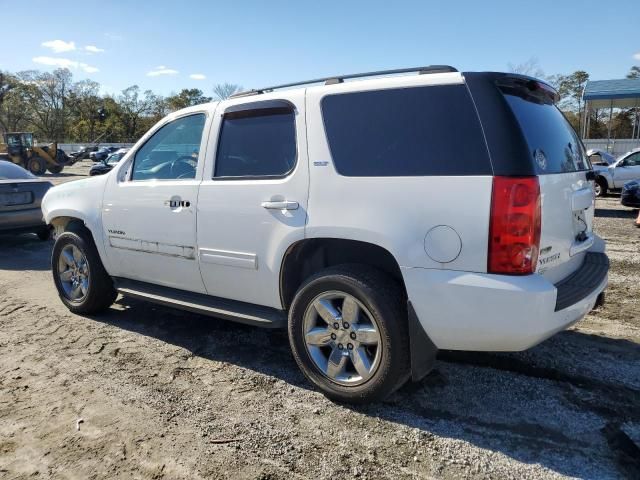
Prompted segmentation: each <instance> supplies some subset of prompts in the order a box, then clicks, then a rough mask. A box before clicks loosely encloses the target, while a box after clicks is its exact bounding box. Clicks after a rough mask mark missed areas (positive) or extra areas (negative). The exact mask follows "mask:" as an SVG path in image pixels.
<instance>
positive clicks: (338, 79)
mask: <svg viewBox="0 0 640 480" xmlns="http://www.w3.org/2000/svg"><path fill="white" fill-rule="evenodd" d="M457 71H458V69H456V68H454V67H452V66H450V65H427V66H426V67H414V68H399V69H395V70H379V71H377V72H365V73H351V74H348V75H334V76H331V77H324V78H316V79H315V80H306V81H304V82H294V83H284V84H282V85H275V86H273V87H265V88H258V89H253V90H246V91H244V92H238V93H234V94H233V95H231V96H230V97H229V98H238V97H248V96H250V95H259V94H261V93H266V92H272V91H274V90H279V89H281V88H289V87H297V86H300V85H309V84H312V83H323V82H324V84H325V85H335V84H337V83H343V82H344V81H345V80H349V79H351V78H364V77H378V76H381V75H394V74H399V73H413V72H418V73H419V74H420V75H424V74H429V73H447V72H457Z"/></svg>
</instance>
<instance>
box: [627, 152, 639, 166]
mask: <svg viewBox="0 0 640 480" xmlns="http://www.w3.org/2000/svg"><path fill="white" fill-rule="evenodd" d="M624 166H625V167H640V153H634V154H633V155H629V156H628V157H627V158H626V159H625V161H624Z"/></svg>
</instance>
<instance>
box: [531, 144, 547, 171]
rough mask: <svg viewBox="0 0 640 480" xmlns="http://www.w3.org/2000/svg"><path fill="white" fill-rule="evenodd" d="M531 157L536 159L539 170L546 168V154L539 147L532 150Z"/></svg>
mask: <svg viewBox="0 0 640 480" xmlns="http://www.w3.org/2000/svg"><path fill="white" fill-rule="evenodd" d="M533 157H534V158H535V159H536V163H537V164H538V166H539V167H540V169H541V170H546V169H547V156H546V155H545V154H544V151H543V150H542V149H541V148H536V149H535V150H534V151H533Z"/></svg>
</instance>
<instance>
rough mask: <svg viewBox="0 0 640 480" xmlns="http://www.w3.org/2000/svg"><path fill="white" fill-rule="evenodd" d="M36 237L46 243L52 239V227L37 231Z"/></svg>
mask: <svg viewBox="0 0 640 480" xmlns="http://www.w3.org/2000/svg"><path fill="white" fill-rule="evenodd" d="M36 235H37V236H38V238H39V239H40V240H42V241H43V242H46V241H47V240H49V239H50V238H51V228H50V227H42V228H41V229H40V230H38V231H36Z"/></svg>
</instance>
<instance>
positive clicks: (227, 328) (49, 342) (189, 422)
mask: <svg viewBox="0 0 640 480" xmlns="http://www.w3.org/2000/svg"><path fill="white" fill-rule="evenodd" d="M88 168H89V162H81V163H80V164H77V165H75V166H73V167H71V168H70V169H68V170H65V172H64V173H63V174H61V175H59V176H52V178H53V181H54V182H55V183H60V182H62V181H68V180H73V179H75V178H80V177H82V176H84V175H86V172H87V171H88ZM597 206H598V209H597V212H596V230H597V232H598V233H599V234H600V235H602V236H604V237H605V238H606V240H607V241H608V253H609V255H610V258H611V273H610V286H609V289H608V291H607V304H606V305H605V306H604V307H602V308H600V309H598V310H597V311H594V312H592V313H591V314H590V315H589V316H588V317H587V318H585V319H584V320H583V321H582V322H580V323H578V324H577V325H576V326H575V327H573V328H571V329H570V330H568V331H566V332H563V333H560V334H558V335H556V336H555V337H553V338H551V339H550V340H548V341H546V342H544V343H543V344H541V345H539V346H538V347H536V348H534V349H532V350H529V351H527V352H522V353H517V354H491V353H486V354H484V353H483V354H479V353H460V352H441V353H440V355H439V361H438V362H437V366H436V368H435V370H434V371H433V372H432V373H431V374H430V375H429V376H428V377H427V378H425V379H424V380H423V381H422V382H420V383H417V384H409V385H407V386H406V387H404V388H403V389H402V390H401V391H399V392H397V393H396V394H394V395H393V396H392V397H391V398H390V399H389V400H388V401H386V402H384V403H382V404H377V405H370V406H366V407H357V408H353V407H347V406H342V405H337V404H334V403H332V402H330V401H328V400H326V399H325V398H324V397H323V396H322V395H320V394H319V393H317V392H315V391H313V390H311V389H310V387H309V385H308V383H307V382H306V381H305V379H304V378H303V376H302V375H301V373H299V371H298V369H297V368H296V365H295V363H294V361H293V359H292V357H291V355H290V353H289V347H288V343H287V338H286V334H285V333H284V332H279V331H268V330H260V329H257V328H250V327H246V326H242V325H237V324H233V323H229V322H224V321H218V320H214V319H211V318H207V317H202V316H198V315H195V314H189V313H184V312H179V311H175V310H171V309H168V308H162V307H159V306H154V305H150V304H145V303H142V302H138V301H134V300H130V299H123V298H119V300H118V301H117V304H116V305H114V307H113V308H112V309H111V310H110V311H109V312H108V313H107V314H105V315H101V316H99V317H92V318H86V317H80V316H76V315H73V314H71V313H69V312H68V311H67V310H66V308H64V306H63V305H62V303H61V302H60V301H59V300H58V298H57V295H56V292H55V289H54V286H53V283H52V280H51V274H50V272H49V265H48V261H49V255H50V251H51V246H52V244H51V242H44V243H43V242H40V241H38V240H37V238H36V237H35V236H30V235H23V236H5V237H0V478H7V479H16V478H61V479H63V478H64V479H67V478H68V479H71V478H74V479H75V478H78V479H84V478H123V479H125V478H126V479H128V478H141V479H160V478H185V479H187V478H188V479H192V478H240V479H245V478H246V479H280V478H282V479H284V478H287V479H289V478H316V479H325V478H327V479H328V478H335V477H354V478H394V479H404V478H444V479H449V478H469V479H476V478H477V479H488V478H519V479H520V478H524V479H527V478H530V479H548V478H567V477H579V478H593V479H608V478H638V476H640V464H639V462H640V458H639V455H638V453H639V451H638V450H637V448H638V447H637V446H636V444H635V443H634V442H633V440H632V438H634V435H635V436H636V438H637V436H638V425H640V347H639V344H638V343H639V342H640V230H639V229H635V228H634V227H632V226H631V221H632V218H633V213H632V211H631V210H629V209H625V208H622V207H621V206H620V205H619V201H618V199H617V198H615V197H611V198H606V199H603V200H598V205H597Z"/></svg>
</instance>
